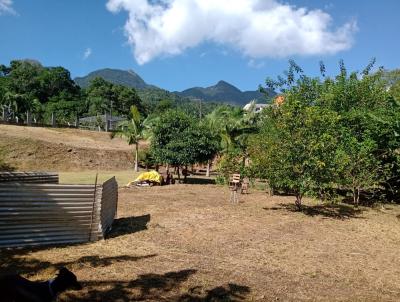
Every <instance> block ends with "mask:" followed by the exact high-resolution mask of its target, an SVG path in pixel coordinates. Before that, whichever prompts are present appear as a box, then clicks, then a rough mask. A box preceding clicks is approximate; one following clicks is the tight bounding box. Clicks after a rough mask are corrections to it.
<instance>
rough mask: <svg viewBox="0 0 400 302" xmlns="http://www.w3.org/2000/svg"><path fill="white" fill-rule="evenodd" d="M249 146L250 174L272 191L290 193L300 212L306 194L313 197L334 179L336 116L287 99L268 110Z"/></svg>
mask: <svg viewBox="0 0 400 302" xmlns="http://www.w3.org/2000/svg"><path fill="white" fill-rule="evenodd" d="M266 110H267V117H266V119H265V122H264V124H263V127H262V129H261V132H260V133H259V134H257V135H256V136H254V138H253V139H252V140H251V143H250V147H249V154H250V159H251V163H252V167H251V169H252V171H253V173H254V174H255V176H257V177H261V178H264V179H268V181H269V184H270V185H271V186H272V187H273V188H276V189H281V190H284V191H288V192H292V193H294V195H295V196H296V205H297V206H298V208H299V209H301V204H302V198H303V196H304V195H306V194H310V195H317V194H321V192H322V191H323V190H324V189H326V188H328V187H329V186H330V185H331V181H332V179H334V175H333V174H334V167H335V163H336V162H335V158H336V156H335V148H336V144H337V138H336V135H335V125H336V123H337V121H338V116H337V115H336V114H334V113H333V112H329V111H327V110H323V109H320V108H317V107H310V106H304V105H303V104H301V103H300V102H298V101H297V100H296V99H291V98H289V99H288V100H287V101H286V102H285V104H284V105H283V106H282V107H281V108H269V109H266Z"/></svg>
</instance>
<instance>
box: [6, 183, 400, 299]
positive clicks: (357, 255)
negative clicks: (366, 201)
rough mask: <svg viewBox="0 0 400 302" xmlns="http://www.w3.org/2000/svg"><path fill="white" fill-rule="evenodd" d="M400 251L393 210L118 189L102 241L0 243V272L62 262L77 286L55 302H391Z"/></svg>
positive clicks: (172, 189) (35, 275) (208, 190)
mask: <svg viewBox="0 0 400 302" xmlns="http://www.w3.org/2000/svg"><path fill="white" fill-rule="evenodd" d="M399 251H400V207H399V206H394V205H385V206H384V207H377V208H376V209H369V208H360V209H359V210H355V209H354V208H353V207H351V206H347V205H336V206H322V205H320V204H318V203H317V202H316V201H312V200H308V201H307V202H306V206H305V208H304V210H303V212H296V211H295V210H294V207H293V197H290V196H289V197H284V196H274V197H268V196H267V195H266V194H265V193H263V192H254V191H253V192H251V194H249V195H247V196H241V203H240V204H237V205H232V204H229V191H228V189H227V188H223V187H219V186H215V185H211V184H201V185H200V184H192V185H171V186H165V187H152V188H121V189H120V194H119V207H118V219H117V220H116V221H115V224H114V228H113V230H112V232H111V233H110V235H109V238H108V239H106V240H104V241H101V242H96V243H91V244H82V245H76V246H70V247H57V248H47V249H41V250H34V251H24V250H21V251H16V252H15V251H14V252H4V251H3V252H0V259H1V264H0V273H6V272H11V271H17V272H19V273H22V274H24V275H25V276H27V277H29V278H30V279H32V280H39V279H40V280H43V279H47V278H51V277H52V276H53V274H54V272H55V270H56V268H57V267H60V266H67V267H68V268H69V269H71V270H73V271H74V272H75V273H76V274H77V276H78V279H79V280H81V281H82V283H83V285H84V290H83V291H81V292H72V291H70V292H67V293H65V294H63V295H62V296H60V297H59V300H58V301H78V302H79V301H109V302H114V301H115V302H116V301H118V302H119V301H195V302H199V301H200V302H206V301H400V257H399Z"/></svg>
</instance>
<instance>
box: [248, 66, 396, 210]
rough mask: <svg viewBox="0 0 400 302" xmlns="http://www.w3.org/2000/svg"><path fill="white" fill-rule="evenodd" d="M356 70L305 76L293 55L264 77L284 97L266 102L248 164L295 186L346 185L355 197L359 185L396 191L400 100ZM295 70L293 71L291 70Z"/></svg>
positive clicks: (376, 78)
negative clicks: (279, 72)
mask: <svg viewBox="0 0 400 302" xmlns="http://www.w3.org/2000/svg"><path fill="white" fill-rule="evenodd" d="M373 64H374V60H372V61H371V63H370V64H368V65H367V67H366V68H365V69H364V70H363V71H362V72H361V73H356V72H352V73H350V74H349V73H348V72H347V70H346V68H345V65H344V63H343V61H341V62H340V73H339V74H338V75H337V76H336V77H334V78H329V77H325V67H324V65H323V63H321V73H322V79H321V78H310V77H307V76H306V75H304V73H303V71H302V70H301V68H300V67H299V66H297V65H296V63H294V62H293V61H291V62H290V66H289V71H287V72H286V78H283V77H279V78H278V80H277V81H274V80H270V79H268V80H267V85H268V86H269V87H271V86H273V87H274V86H275V87H279V88H280V90H281V92H282V93H284V98H285V102H284V104H283V105H281V106H278V107H275V108H270V109H269V110H267V111H266V112H267V115H266V117H265V118H264V119H263V120H262V125H263V126H262V131H261V133H260V134H259V135H258V136H257V137H256V138H255V139H254V140H253V141H252V143H251V148H250V150H251V151H250V153H251V159H252V163H253V164H252V171H253V173H254V174H255V175H259V176H263V177H267V178H268V179H269V180H270V181H271V182H272V184H273V185H275V186H277V187H278V188H281V189H283V190H285V191H288V190H289V191H293V192H294V193H295V194H296V196H297V197H296V203H297V204H298V205H300V204H301V197H302V196H303V195H304V194H309V195H314V194H316V193H317V192H320V193H319V194H323V193H324V192H326V191H327V190H333V189H335V188H345V189H348V190H350V191H351V192H352V193H353V200H354V203H355V204H356V205H358V202H359V198H360V192H361V191H369V192H371V191H374V190H375V188H377V187H378V186H381V187H386V188H389V187H390V188H391V191H392V192H394V193H396V192H397V193H398V192H399V189H398V188H399V186H400V179H399V177H398V173H399V156H398V154H399V150H400V139H399V131H400V129H399V123H398V120H399V116H400V107H399V104H398V102H397V101H396V100H395V99H394V97H393V95H392V92H391V91H390V90H388V89H387V85H385V82H384V81H382V72H381V71H380V72H377V73H374V74H370V70H371V68H372V66H373ZM296 75H298V76H296Z"/></svg>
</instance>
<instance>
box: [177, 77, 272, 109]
mask: <svg viewBox="0 0 400 302" xmlns="http://www.w3.org/2000/svg"><path fill="white" fill-rule="evenodd" d="M175 93H177V94H178V95H180V96H184V97H187V98H192V99H201V100H204V101H210V102H223V103H229V104H232V105H240V106H243V105H245V104H247V103H249V102H250V101H251V100H254V99H256V100H258V101H260V102H266V98H265V95H264V94H263V93H261V92H259V91H241V90H239V89H238V88H236V87H235V86H233V85H231V84H229V83H227V82H225V81H219V82H218V83H217V84H216V85H214V86H210V87H206V88H203V87H193V88H189V89H186V90H184V91H182V92H175ZM275 95H276V93H275V92H274V91H269V97H273V96H275Z"/></svg>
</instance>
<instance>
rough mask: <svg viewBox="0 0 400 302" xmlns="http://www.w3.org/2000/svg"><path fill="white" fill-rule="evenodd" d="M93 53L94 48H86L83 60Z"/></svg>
mask: <svg viewBox="0 0 400 302" xmlns="http://www.w3.org/2000/svg"><path fill="white" fill-rule="evenodd" d="M91 55H92V49H91V48H90V47H89V48H86V50H85V52H84V53H83V60H86V59H87V58H89V57H90V56H91Z"/></svg>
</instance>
